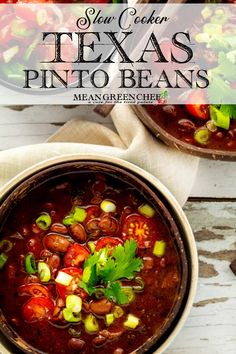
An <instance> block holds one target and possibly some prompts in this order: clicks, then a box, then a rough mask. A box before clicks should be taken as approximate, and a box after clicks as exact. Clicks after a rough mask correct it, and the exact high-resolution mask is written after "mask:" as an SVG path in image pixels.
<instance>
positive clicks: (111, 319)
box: [106, 313, 115, 326]
mask: <svg viewBox="0 0 236 354" xmlns="http://www.w3.org/2000/svg"><path fill="white" fill-rule="evenodd" d="M114 321H115V317H114V314H113V313H108V314H107V315H106V325H107V326H110V325H111V324H112V323H113V322H114Z"/></svg>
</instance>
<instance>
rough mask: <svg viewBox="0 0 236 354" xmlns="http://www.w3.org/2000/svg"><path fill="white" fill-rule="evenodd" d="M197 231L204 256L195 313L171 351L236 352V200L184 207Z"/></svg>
mask: <svg viewBox="0 0 236 354" xmlns="http://www.w3.org/2000/svg"><path fill="white" fill-rule="evenodd" d="M184 210H185V212H186V214H187V216H188V219H189V221H190V224H191V226H192V228H193V231H194V233H195V235H196V241H197V247H198V250H199V260H200V277H199V286H198V291H197V296H196V299H195V302H194V306H193V308H192V311H191V314H190V316H189V318H188V320H187V322H186V324H185V326H184V328H183V329H182V331H181V333H180V334H179V336H178V337H177V338H176V340H175V341H174V342H173V343H172V345H171V347H170V348H169V349H168V350H167V351H166V353H167V354H199V353H201V354H222V353H226V354H233V353H234V354H235V353H236V330H235V328H236V277H235V276H234V275H233V273H232V272H231V270H230V268H229V264H230V261H231V260H232V259H233V258H236V243H235V241H236V202H234V203H233V202H231V203H223V202H221V203H213V202H211V203H207V202H202V203H193V202H188V203H187V204H186V206H185V208H184Z"/></svg>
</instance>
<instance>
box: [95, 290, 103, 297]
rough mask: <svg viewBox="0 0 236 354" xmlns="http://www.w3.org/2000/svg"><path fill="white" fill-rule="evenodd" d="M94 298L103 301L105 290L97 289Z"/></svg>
mask: <svg viewBox="0 0 236 354" xmlns="http://www.w3.org/2000/svg"><path fill="white" fill-rule="evenodd" d="M94 296H95V297H96V299H101V298H103V297H104V289H103V288H96V289H95V291H94Z"/></svg>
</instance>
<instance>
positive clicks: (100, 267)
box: [79, 240, 142, 304]
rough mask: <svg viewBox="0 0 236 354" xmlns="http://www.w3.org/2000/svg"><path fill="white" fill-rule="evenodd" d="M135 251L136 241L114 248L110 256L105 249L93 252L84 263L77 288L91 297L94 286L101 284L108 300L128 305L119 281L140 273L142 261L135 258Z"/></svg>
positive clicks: (94, 289)
mask: <svg viewBox="0 0 236 354" xmlns="http://www.w3.org/2000/svg"><path fill="white" fill-rule="evenodd" d="M136 250H137V243H136V241H134V240H127V241H126V242H125V244H124V246H122V245H118V246H116V247H115V248H114V250H113V251H112V254H111V255H109V250H108V248H107V247H105V248H102V249H101V250H100V251H99V252H94V254H93V255H90V256H89V257H88V258H87V259H86V261H85V262H84V271H83V276H82V281H80V283H79V287H81V288H82V289H84V290H85V291H86V292H87V293H88V294H89V295H92V294H93V293H94V292H95V291H96V286H97V285H99V284H101V285H102V286H104V289H103V290H104V294H105V296H106V297H107V298H108V299H110V300H112V301H116V302H118V303H119V304H125V303H128V302H129V300H128V297H127V295H126V293H125V292H124V290H123V289H122V286H121V283H120V282H119V280H121V279H124V278H126V279H129V280H130V279H133V278H134V276H135V273H136V272H138V271H140V269H141V266H142V259H141V258H138V257H136Z"/></svg>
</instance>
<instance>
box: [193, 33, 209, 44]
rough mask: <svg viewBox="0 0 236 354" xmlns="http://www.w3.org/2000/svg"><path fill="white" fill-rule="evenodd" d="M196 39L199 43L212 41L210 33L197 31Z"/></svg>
mask: <svg viewBox="0 0 236 354" xmlns="http://www.w3.org/2000/svg"><path fill="white" fill-rule="evenodd" d="M195 40H196V42H198V43H208V42H209V41H210V36H209V34H208V33H197V34H196V36H195Z"/></svg>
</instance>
